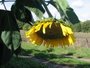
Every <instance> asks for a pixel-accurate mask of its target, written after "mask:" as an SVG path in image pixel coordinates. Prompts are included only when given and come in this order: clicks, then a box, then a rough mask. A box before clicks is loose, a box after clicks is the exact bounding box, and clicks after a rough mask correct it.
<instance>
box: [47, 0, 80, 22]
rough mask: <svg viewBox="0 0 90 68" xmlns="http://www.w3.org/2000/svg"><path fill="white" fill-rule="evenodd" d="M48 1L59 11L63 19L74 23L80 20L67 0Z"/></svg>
mask: <svg viewBox="0 0 90 68" xmlns="http://www.w3.org/2000/svg"><path fill="white" fill-rule="evenodd" d="M48 3H50V4H51V5H53V6H54V7H55V8H56V9H57V10H58V11H59V13H60V15H61V18H62V19H63V20H65V21H68V22H71V23H72V24H76V23H79V22H80V21H79V19H78V17H77V15H76V14H75V12H74V10H73V9H72V8H71V7H70V6H69V4H68V2H67V1H66V0H50V1H49V2H48Z"/></svg>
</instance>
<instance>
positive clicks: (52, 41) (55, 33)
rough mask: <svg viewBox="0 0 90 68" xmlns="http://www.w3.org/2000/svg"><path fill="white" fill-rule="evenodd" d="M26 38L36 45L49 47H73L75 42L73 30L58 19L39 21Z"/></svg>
mask: <svg viewBox="0 0 90 68" xmlns="http://www.w3.org/2000/svg"><path fill="white" fill-rule="evenodd" d="M36 23H37V24H35V25H34V26H33V27H32V28H31V29H30V30H29V31H27V32H26V37H27V38H28V39H29V40H30V41H31V42H32V43H34V44H37V45H41V44H43V45H45V46H48V47H55V46H65V45H72V44H73V43H74V41H75V39H74V36H73V32H72V29H71V28H70V27H69V26H65V25H63V23H61V22H60V21H58V20H56V19H44V20H41V21H37V22H36Z"/></svg>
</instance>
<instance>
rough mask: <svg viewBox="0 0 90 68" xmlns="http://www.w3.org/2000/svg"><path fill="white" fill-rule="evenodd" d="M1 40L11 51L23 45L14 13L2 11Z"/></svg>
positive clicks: (0, 11) (0, 16)
mask: <svg viewBox="0 0 90 68" xmlns="http://www.w3.org/2000/svg"><path fill="white" fill-rule="evenodd" d="M0 14H1V15H0V19H1V20H0V26H1V27H0V28H1V29H0V31H1V32H0V34H1V37H0V38H1V40H2V41H3V43H4V44H5V46H6V47H8V48H9V49H10V50H11V51H12V50H13V51H14V50H16V49H17V48H18V47H19V46H20V45H21V36H20V32H19V28H18V25H17V22H16V20H15V17H14V15H13V13H12V12H10V11H4V10H0Z"/></svg>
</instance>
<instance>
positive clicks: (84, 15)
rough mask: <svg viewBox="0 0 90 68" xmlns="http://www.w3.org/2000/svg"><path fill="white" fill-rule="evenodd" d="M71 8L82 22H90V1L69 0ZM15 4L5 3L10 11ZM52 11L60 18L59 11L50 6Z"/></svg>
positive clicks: (1, 7)
mask: <svg viewBox="0 0 90 68" xmlns="http://www.w3.org/2000/svg"><path fill="white" fill-rule="evenodd" d="M67 1H68V3H69V5H70V7H72V8H73V10H74V11H75V13H76V15H77V16H78V18H79V19H80V21H86V20H90V4H89V3H90V0H67ZM12 4H13V2H10V3H9V2H7V3H5V5H6V8H7V9H8V10H10V8H11V5H12ZM48 7H49V9H50V12H52V13H53V16H54V17H55V18H60V16H59V13H58V11H57V10H56V9H55V8H54V7H52V6H51V5H49V6H48ZM0 9H4V7H3V5H2V4H1V3H0ZM52 9H53V11H52ZM44 15H45V17H47V14H46V13H45V14H44Z"/></svg>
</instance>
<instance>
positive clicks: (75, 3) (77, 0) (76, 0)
mask: <svg viewBox="0 0 90 68" xmlns="http://www.w3.org/2000/svg"><path fill="white" fill-rule="evenodd" d="M70 5H71V6H72V7H74V8H81V7H83V6H84V2H83V0H71V3H70Z"/></svg>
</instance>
